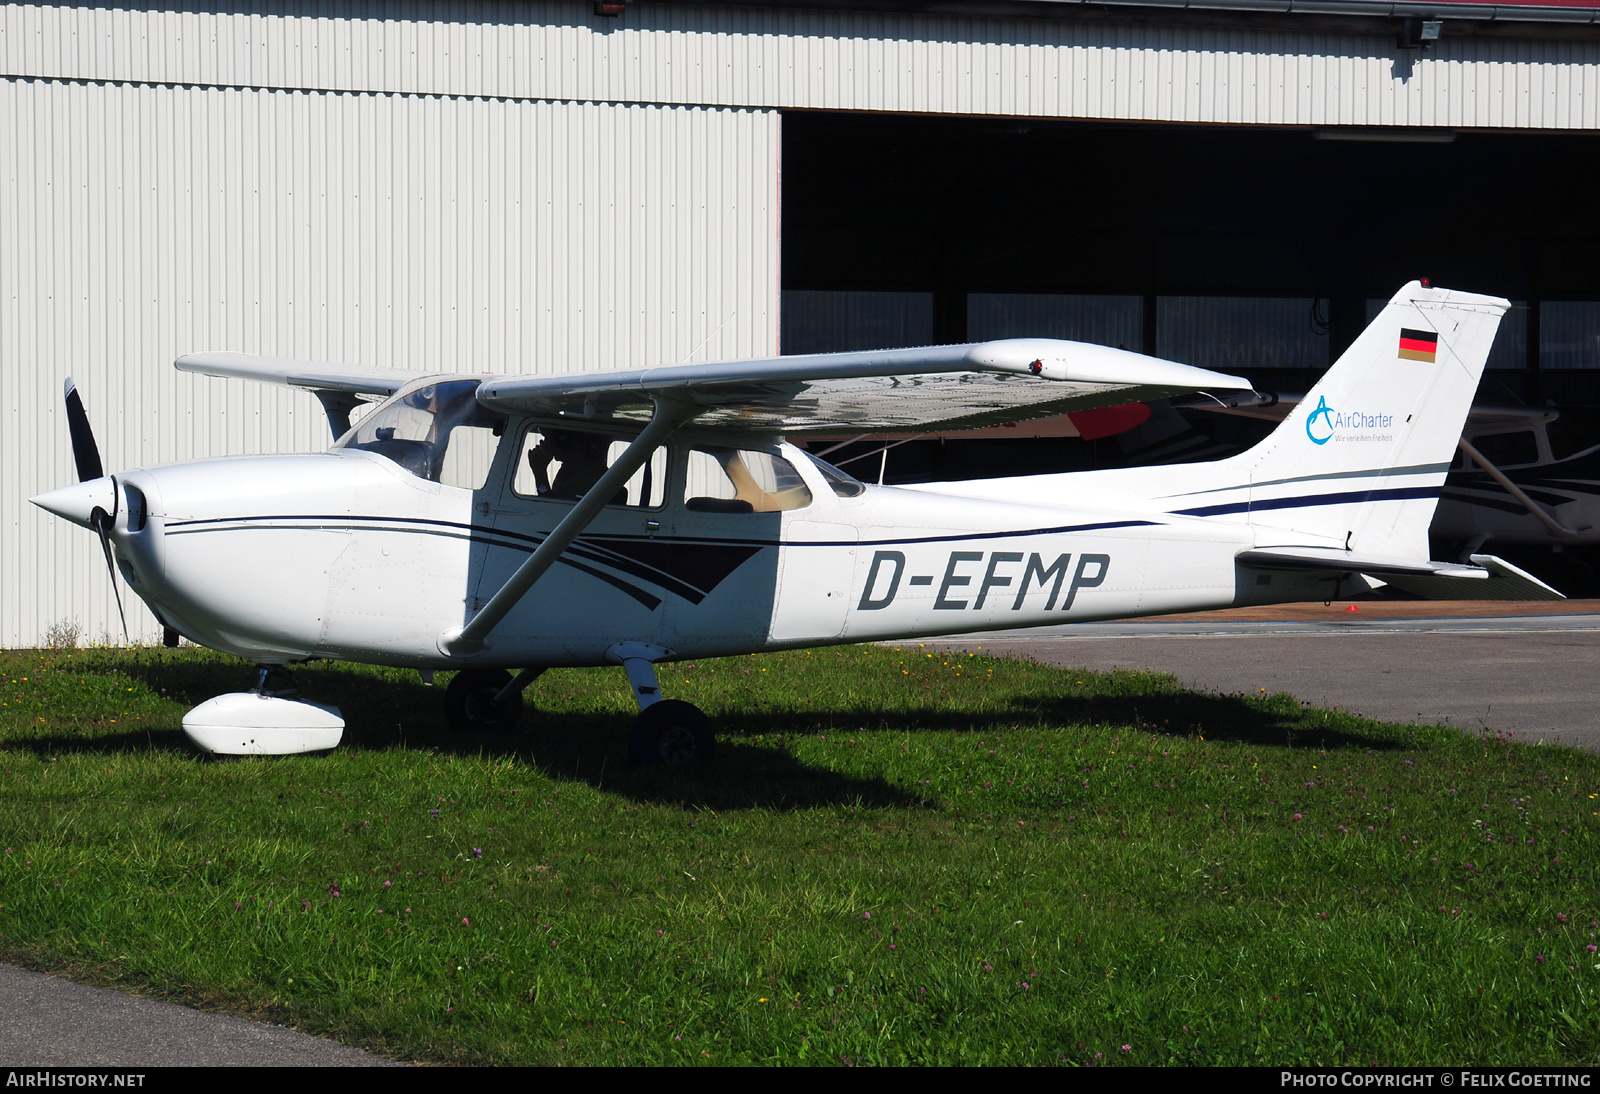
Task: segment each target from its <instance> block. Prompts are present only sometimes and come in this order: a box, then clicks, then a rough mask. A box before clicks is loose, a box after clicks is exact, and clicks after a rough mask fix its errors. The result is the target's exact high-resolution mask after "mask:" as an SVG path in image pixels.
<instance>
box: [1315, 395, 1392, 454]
mask: <svg viewBox="0 0 1600 1094" xmlns="http://www.w3.org/2000/svg"><path fill="white" fill-rule="evenodd" d="M1393 425H1394V415H1393V414H1368V413H1366V412H1364V411H1360V410H1335V409H1333V408H1332V407H1331V406H1329V405H1328V400H1327V397H1326V396H1322V395H1319V396H1317V409H1315V410H1313V411H1312V412H1311V413H1310V414H1309V415H1307V416H1306V436H1307V437H1308V438H1309V439H1310V441H1311V443H1312V444H1317V445H1322V444H1327V443H1328V442H1329V441H1331V440H1333V439H1334V438H1336V437H1337V438H1338V439H1339V440H1340V441H1389V440H1393V439H1394V438H1393V437H1392V436H1391V435H1390V434H1388V433H1374V432H1372V430H1378V429H1389V428H1391V427H1392V426H1393Z"/></svg>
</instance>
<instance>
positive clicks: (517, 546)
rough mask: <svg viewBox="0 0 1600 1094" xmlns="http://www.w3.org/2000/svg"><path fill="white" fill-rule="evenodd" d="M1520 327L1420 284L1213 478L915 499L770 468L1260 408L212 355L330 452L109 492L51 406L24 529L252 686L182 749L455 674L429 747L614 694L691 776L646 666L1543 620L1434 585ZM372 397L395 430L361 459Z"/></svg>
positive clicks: (1015, 483) (149, 475)
mask: <svg viewBox="0 0 1600 1094" xmlns="http://www.w3.org/2000/svg"><path fill="white" fill-rule="evenodd" d="M1507 307H1508V303H1507V302H1506V301H1505V300H1500V299H1497V298H1493V297H1486V296H1474V295H1469V294H1467V293H1460V292H1451V291H1447V290H1443V289H1434V288H1428V287H1426V286H1424V285H1421V284H1418V283H1412V284H1409V285H1407V286H1406V287H1405V288H1403V289H1402V290H1400V292H1399V294H1397V295H1396V296H1395V298H1394V299H1393V300H1392V301H1391V302H1390V304H1389V305H1388V307H1387V308H1385V309H1384V311H1383V312H1382V313H1381V314H1380V315H1379V316H1378V317H1377V319H1376V320H1375V321H1374V322H1373V323H1372V325H1371V326H1370V327H1368V328H1367V330H1366V332H1365V333H1364V334H1362V335H1361V337H1360V338H1358V339H1357V340H1356V342H1355V343H1354V344H1353V345H1352V346H1351V347H1350V348H1349V349H1348V350H1347V351H1346V352H1345V353H1344V355H1343V356H1342V357H1340V359H1339V360H1338V362H1337V363H1336V364H1335V365H1334V366H1333V367H1332V368H1331V369H1329V370H1328V372H1327V374H1326V375H1325V376H1324V377H1323V379H1322V381H1321V382H1320V383H1318V384H1317V385H1316V386H1315V387H1314V388H1313V389H1312V391H1311V392H1310V393H1309V394H1308V395H1307V396H1306V398H1305V400H1304V401H1303V402H1302V403H1301V404H1300V405H1299V406H1298V407H1297V408H1296V409H1295V410H1294V411H1293V412H1292V413H1291V414H1290V415H1289V416H1288V418H1287V419H1286V420H1285V421H1284V422H1283V423H1282V424H1281V425H1280V426H1279V427H1278V428H1277V429H1276V430H1275V431H1274V432H1273V433H1272V434H1271V435H1270V436H1269V437H1267V438H1266V439H1265V440H1264V441H1262V442H1261V443H1260V444H1258V445H1257V446H1256V447H1254V448H1252V449H1250V450H1249V451H1246V452H1244V453H1242V454H1240V455H1237V456H1234V457H1231V458H1229V459H1224V460H1218V461H1215V462H1211V463H1201V464H1186V465H1177V466H1160V467H1144V468H1128V469H1118V470H1108V471H1094V472H1081V473H1075V474H1056V475H1022V476H1018V477H1016V478H1007V479H998V480H994V479H991V480H985V481H981V482H962V483H942V484H928V485H922V486H918V487H915V488H906V487H882V486H867V485H864V484H862V483H860V482H858V481H856V480H855V479H853V478H851V477H849V476H848V475H845V474H844V473H842V472H840V471H838V470H837V469H835V468H833V467H830V466H829V465H828V464H826V463H823V462H822V461H820V460H818V459H815V458H813V457H811V456H808V455H807V454H806V453H805V452H803V451H801V450H800V449H798V448H796V447H794V446H793V445H792V444H789V443H786V441H785V440H784V438H785V437H797V436H804V435H807V434H834V435H839V434H849V435H857V434H865V433H874V432H880V433H894V432H899V433H906V432H915V431H920V430H926V429H929V428H937V429H945V430H948V429H952V428H960V427H963V426H971V427H981V426H988V425H993V424H995V423H997V422H1003V421H1009V420H1017V419H1021V418H1032V417H1037V416H1042V415H1047V414H1060V413H1062V412H1064V411H1072V410H1080V409H1085V408H1089V407H1096V406H1111V405H1119V404H1126V403H1130V402H1136V401H1141V400H1146V399H1153V398H1160V397H1165V396H1172V395H1180V394H1192V393H1194V392H1208V393H1212V394H1213V395H1216V396H1218V397H1227V396H1228V394H1229V393H1232V395H1233V396H1234V397H1237V396H1238V395H1239V394H1240V393H1244V394H1248V395H1249V396H1250V397H1252V398H1253V397H1254V394H1253V392H1250V391H1249V388H1250V385H1249V383H1248V382H1247V381H1246V380H1244V379H1242V378H1240V377H1236V376H1226V375H1221V374H1218V373H1214V372H1208V371H1205V370H1202V369H1197V368H1191V367H1189V366H1186V365H1181V364H1175V363H1172V362H1169V361H1162V360H1158V359H1155V358H1150V357H1145V356H1142V355H1139V354H1135V353H1129V352H1126V351H1122V350H1115V349H1109V348H1106V347H1103V346H1094V345H1086V344H1082V343H1076V342H1063V341H1055V340H1049V339H1010V340H1006V341H999V342H987V343H982V344H978V345H966V346H935V347H930V348H925V349H902V350H886V351H882V352H874V353H836V354H820V355H815V356H802V357H782V358H777V359H773V360H765V361H740V362H733V363H727V364H715V365H684V366H678V367H669V368H655V369H646V370H641V371H633V372H606V373H583V374H576V375H563V376H525V377H505V376H478V377H466V376H460V375H452V376H418V375H416V374H414V373H407V372H400V371H395V370H383V369H363V368H353V367H346V366H338V365H323V364H308V363H296V362H290V361H282V360H274V359H266V358H259V357H250V356H246V355H242V354H231V353H200V354H193V355H190V356H187V357H182V358H180V359H179V360H178V362H177V367H178V368H179V369H181V370H183V371H187V372H198V373H203V374H206V375H210V376H224V377H242V378H248V379H254V380H263V381H268V382H273V383H280V384H286V385H289V386H292V387H298V388H302V389H307V390H309V391H311V392H313V393H315V394H316V395H317V397H318V398H319V399H320V400H321V401H322V404H323V406H324V409H325V410H326V411H327V415H328V419H329V422H330V424H331V425H332V427H333V431H334V434H335V435H336V436H337V438H338V440H337V443H335V445H334V446H333V448H332V449H331V450H329V451H328V452H326V453H322V454H315V455H280V456H255V457H248V458H232V459H217V460H203V461H195V462H191V463H184V464H175V465H171V466H166V467H155V468H148V469H144V470H137V471H130V472H125V473H119V474H116V475H110V476H106V475H104V474H103V473H102V469H101V465H100V458H99V454H98V450H97V449H96V447H95V443H94V439H93V436H92V435H91V433H90V431H89V427H88V421H87V418H86V417H85V415H84V411H83V406H82V402H81V400H79V398H78V396H77V394H76V392H75V391H74V390H73V389H72V387H71V381H70V380H69V381H68V382H67V384H68V388H67V402H68V417H69V422H70V423H71V426H72V436H73V448H74V454H75V456H76V458H77V463H78V472H79V478H80V480H81V481H80V482H79V483H78V484H77V485H75V486H69V487H65V488H62V489H59V490H55V491H52V492H50V493H48V494H44V495H41V496H39V497H36V498H34V499H33V500H34V502H35V503H36V504H38V505H40V506H42V507H43V508H45V509H47V510H49V511H50V512H52V513H55V514H57V515H59V516H61V517H64V518H65V519H67V520H70V521H73V522H74V523H77V524H81V525H83V526H85V527H88V528H91V529H94V530H95V531H96V532H97V533H98V534H99V535H100V537H101V540H102V543H103V545H104V547H105V552H106V557H107V561H108V564H109V563H110V562H111V560H112V558H113V555H114V557H115V561H116V566H117V568H118V569H120V570H121V573H122V575H123V577H124V578H125V579H126V581H127V583H128V584H129V585H130V586H131V587H132V588H133V589H134V591H135V592H137V593H138V594H139V596H140V597H141V598H143V600H144V602H145V603H146V604H148V605H149V606H150V609H151V611H153V612H154V613H155V615H156V617H157V619H158V620H160V622H161V623H162V624H163V625H164V626H165V627H166V628H168V630H167V636H168V640H169V642H171V643H175V642H176V638H177V635H179V634H181V635H183V636H186V637H187V638H189V639H190V640H192V641H194V642H196V643H199V644H200V645H204V646H209V647H212V648H214V649H218V650H224V651H227V652H229V653H233V654H237V655H240V656H242V657H248V658H251V659H252V660H253V661H255V662H256V663H257V664H258V665H259V666H261V668H262V671H261V682H260V685H259V687H258V689H257V690H256V691H254V692H245V693H236V694H234V695H225V696H220V697H218V698H216V699H212V700H210V701H208V702H206V703H203V704H201V705H200V706H199V707H196V708H195V709H194V710H193V711H191V712H190V713H189V715H188V716H187V717H186V718H185V720H184V724H185V728H186V729H187V731H188V733H189V735H190V736H191V737H192V738H193V739H194V740H195V742H196V743H197V744H198V745H199V746H200V747H201V748H203V749H207V750H210V751H214V752H227V753H248V752H259V753H284V752H297V751H308V750H312V749H318V748H329V747H332V746H333V745H334V744H336V743H337V742H338V740H339V735H340V733H341V732H342V729H343V722H342V720H341V719H340V717H339V715H338V712H337V711H336V710H334V709H333V708H329V707H321V706H318V705H316V704H312V703H307V702H299V701H294V700H291V699H288V698H285V697H283V696H282V695H280V694H274V692H275V691H278V690H280V689H278V688H275V687H274V686H273V682H272V681H273V679H274V677H275V675H276V674H277V673H281V672H282V670H283V666H285V665H288V664H291V663H294V662H299V661H304V660H307V659H310V658H332V659H343V660H352V661H363V662H370V663H375V664H384V665H396V666H408V667H413V668H416V669H419V670H421V671H422V672H423V673H424V675H425V676H430V677H431V673H432V672H433V671H434V670H438V669H456V670H460V671H458V672H457V674H456V676H455V678H454V680H453V681H452V682H451V684H450V687H449V689H448V691H447V695H446V710H447V713H448V716H449V721H450V722H451V723H452V725H454V726H456V727H458V728H459V727H465V728H471V727H477V728H485V729H488V728H509V727H511V726H514V725H515V724H516V722H517V720H518V718H519V716H520V713H521V706H522V699H521V694H522V689H523V688H525V687H526V686H527V684H528V683H529V682H531V681H532V680H533V679H534V678H535V677H536V676H537V675H538V674H539V673H540V672H542V671H543V670H544V669H545V668H548V667H550V666H557V665H569V666H582V665H590V666H597V665H606V664H612V665H617V664H620V665H621V666H622V668H623V669H624V670H625V671H626V674H627V678H628V681H629V683H630V684H631V685H632V688H633V694H634V696H635V698H636V700H637V702H638V705H639V711H640V713H639V716H638V719H637V721H636V722H635V725H634V728H633V731H632V736H631V740H630V751H631V753H632V755H633V757H634V759H635V760H636V761H637V762H640V763H656V764H666V765H682V764H699V763H704V762H706V761H707V760H708V759H709V758H710V756H711V753H712V750H713V747H714V740H713V736H712V732H711V727H710V725H709V723H708V721H707V719H706V717H705V715H704V714H702V713H701V712H700V711H699V710H697V709H696V708H694V707H693V706H691V705H690V704H688V703H685V702H681V701H677V700H670V699H663V698H662V697H661V689H660V685H659V684H658V683H657V679H656V672H655V665H656V664H658V663H660V662H665V661H673V660H679V659H688V658H702V657H711V656H718V655H727V654H737V653H746V652H751V651H756V650H772V649H784V648H792V647H802V646H817V645H826V644H830V643H842V642H860V641H876V640H882V639H902V638H911V637H916V636H923V635H929V634H949V633H955V632H962V631H977V630H993V629H996V628H1009V627H1029V626H1038V625H1044V624H1059V623H1062V622H1072V621H1079V620H1095V619H1110V618H1116V617H1122V616H1136V615H1149V614H1155V613H1162V612H1176V611H1193V610H1198V609H1207V608H1224V607H1229V606H1232V605H1242V604H1262V603H1272V602H1283V601H1295V600H1305V599H1311V598H1316V599H1327V598H1329V597H1330V596H1333V595H1335V592H1336V590H1337V589H1338V588H1339V586H1340V583H1341V582H1342V581H1347V580H1351V579H1358V575H1361V574H1370V575H1376V576H1379V577H1382V576H1384V575H1390V574H1398V575H1404V576H1405V577H1407V578H1408V579H1410V580H1411V581H1412V582H1413V583H1414V582H1416V581H1433V582H1446V583H1449V584H1457V583H1461V584H1464V585H1475V586H1476V587H1477V588H1479V589H1491V588H1492V589H1494V590H1497V591H1498V592H1499V593H1500V594H1501V595H1504V596H1507V597H1516V598H1530V597H1550V596H1558V595H1559V594H1557V593H1555V592H1554V590H1551V589H1549V588H1548V587H1547V586H1544V585H1543V584H1541V583H1539V582H1538V581H1536V580H1535V579H1533V578H1530V577H1528V576H1527V575H1526V574H1523V573H1522V572H1521V571H1518V570H1516V569H1514V568H1513V567H1510V566H1509V565H1507V564H1505V563H1503V562H1501V561H1500V560H1499V559H1496V558H1494V557H1492V556H1486V555H1476V556H1473V559H1472V562H1473V564H1472V565H1463V564H1452V563H1440V562H1433V561H1430V560H1429V558H1428V522H1429V520H1430V518H1431V517H1432V515H1433V511H1434V506H1435V505H1436V503H1437V501H1438V498H1439V494H1440V489H1441V487H1442V485H1443V483H1444V479H1445V473H1446V471H1447V470H1448V468H1449V465H1450V460H1451V456H1452V454H1453V452H1454V450H1455V447H1456V441H1457V438H1459V437H1460V435H1461V425H1462V420H1463V419H1464V418H1465V416H1466V414H1467V410H1468V407H1469V405H1470V403H1471V401H1472V396H1473V392H1474V391H1475V389H1476V388H1477V386H1478V379H1479V375H1480V373H1481V372H1482V370H1483V366H1484V361H1485V359H1486V357H1487V355H1488V353H1489V347H1490V344H1491V343H1492V342H1493V340H1494V335H1495V330H1496V327H1497V326H1498V324H1499V321H1500V317H1501V315H1502V313H1504V311H1505V310H1506V308H1507ZM362 396H366V397H368V398H369V400H370V399H374V398H379V397H384V401H383V402H381V403H380V404H379V405H378V406H376V407H375V408H373V409H372V410H371V411H370V412H369V413H367V414H366V415H365V416H364V417H362V418H360V420H359V421H358V423H357V424H356V425H355V426H354V428H351V427H350V418H349V415H350V412H351V410H352V409H354V408H355V406H356V405H357V403H358V400H359V399H360V397H362ZM1480 595H1481V594H1480ZM513 669H514V670H520V671H518V673H517V675H516V676H512V674H511V672H510V671H508V670H513Z"/></svg>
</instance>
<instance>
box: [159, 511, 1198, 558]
mask: <svg viewBox="0 0 1600 1094" xmlns="http://www.w3.org/2000/svg"><path fill="white" fill-rule="evenodd" d="M1224 508H1226V507H1224ZM641 511H642V510H641ZM1184 512H1185V514H1187V513H1188V512H1190V511H1189V510H1185V511H1184ZM274 520H302V521H310V522H313V524H315V525H322V526H326V527H337V526H339V525H340V524H352V523H362V524H368V525H371V524H396V525H401V526H402V527H401V528H395V529H389V530H390V531H403V530H404V527H403V526H404V525H407V524H416V525H424V526H427V525H431V526H433V527H442V528H452V529H460V530H463V531H468V532H476V533H481V534H484V535H490V536H495V537H498V538H501V539H515V540H522V541H523V542H525V543H530V544H532V545H534V546H538V545H539V544H540V543H543V542H544V537H545V535H546V533H544V532H540V533H538V534H537V535H526V534H523V533H521V532H508V531H506V530H505V529H503V528H496V527H490V526H488V525H482V524H461V523H458V522H456V521H449V520H431V519H428V518H424V517H370V516H358V515H352V514H339V515H337V516H316V515H312V514H306V513H295V514H285V515H282V516H251V517H209V518H206V519H204V520H178V521H172V522H171V523H169V524H168V525H167V529H168V530H169V531H170V530H173V529H177V528H190V527H193V526H195V525H199V524H254V523H255V522H257V521H274ZM1159 523H1160V522H1159V521H1154V520H1108V521H1101V522H1099V523H1096V524H1063V525H1059V526H1057V527H1054V528H1014V529H1009V530H1005V531H999V532H955V533H952V534H950V535H943V536H904V537H901V538H898V539H864V540H853V539H840V540H815V541H811V540H800V541H794V540H778V539H740V538H737V537H727V538H724V537H721V536H620V535H618V534H617V533H615V532H604V531H601V532H594V533H591V535H592V536H593V537H595V538H598V539H601V540H604V539H631V540H636V541H642V542H649V543H709V544H729V545H733V546H741V547H895V546H899V545H901V544H913V543H960V542H962V541H964V540H978V539H1007V538H1009V537H1011V536H1054V535H1064V534H1067V533H1070V532H1099V531H1104V530H1106V529H1111V528H1151V527H1154V526H1155V525H1157V524H1159ZM588 538H589V537H587V536H583V535H580V536H579V537H578V539H577V541H576V542H578V543H580V544H581V543H583V542H584V541H585V540H586V539H588ZM591 549H603V548H601V547H599V546H598V545H595V546H592V547H591Z"/></svg>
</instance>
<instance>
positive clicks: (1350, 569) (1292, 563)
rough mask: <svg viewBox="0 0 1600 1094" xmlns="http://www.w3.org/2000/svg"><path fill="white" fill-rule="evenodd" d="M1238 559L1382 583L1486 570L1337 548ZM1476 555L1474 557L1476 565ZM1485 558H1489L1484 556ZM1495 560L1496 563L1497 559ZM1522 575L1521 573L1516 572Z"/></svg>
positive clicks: (1276, 550) (1270, 550)
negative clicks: (1370, 578) (1371, 578)
mask: <svg viewBox="0 0 1600 1094" xmlns="http://www.w3.org/2000/svg"><path fill="white" fill-rule="evenodd" d="M1235 557H1236V558H1237V560H1238V561H1239V562H1240V563H1241V564H1242V565H1245V566H1253V567H1255V568H1256V569H1258V570H1327V571H1330V572H1337V573H1346V574H1371V575H1373V576H1374V577H1381V578H1383V580H1385V581H1389V582H1390V583H1391V584H1393V581H1392V580H1391V575H1401V574H1404V575H1410V576H1414V577H1441V578H1449V579H1450V580H1452V581H1459V580H1460V579H1462V578H1467V579H1474V578H1476V579H1482V578H1485V577H1488V576H1489V574H1488V571H1486V570H1484V569H1483V568H1482V567H1480V566H1463V565H1461V564H1460V563H1458V562H1429V561H1427V560H1426V559H1416V558H1396V557H1390V556H1387V555H1364V554H1359V553H1357V552H1352V551H1341V550H1339V549H1338V548H1336V547H1257V548H1255V549H1254V550H1251V551H1242V552H1240V553H1239V554H1238V555H1237V556H1235ZM1478 557H1479V556H1477V555H1474V556H1473V561H1474V562H1476V561H1477V559H1478ZM1483 557H1488V556H1483ZM1495 561H1497V562H1498V561H1499V559H1496V560H1495ZM1517 572H1518V573H1521V571H1520V570H1519V571H1517Z"/></svg>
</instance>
